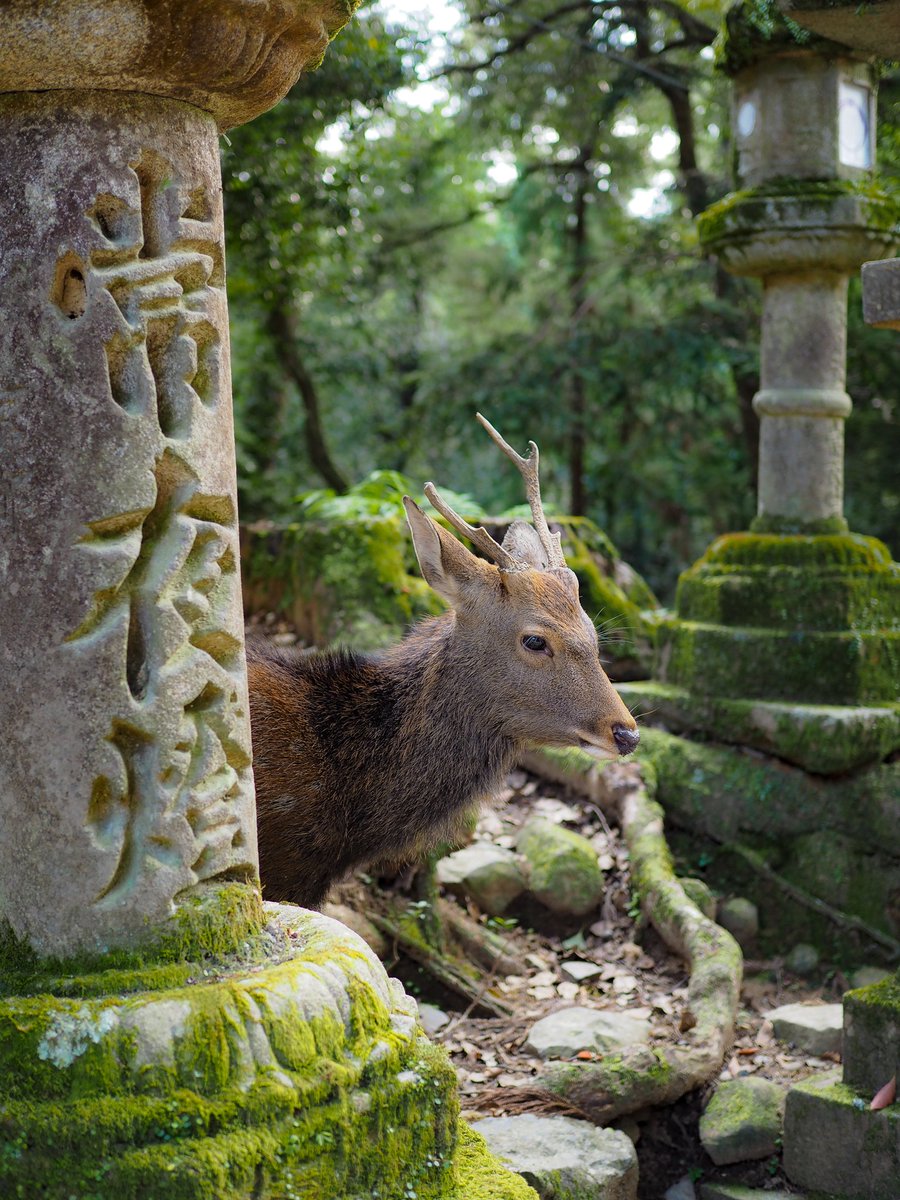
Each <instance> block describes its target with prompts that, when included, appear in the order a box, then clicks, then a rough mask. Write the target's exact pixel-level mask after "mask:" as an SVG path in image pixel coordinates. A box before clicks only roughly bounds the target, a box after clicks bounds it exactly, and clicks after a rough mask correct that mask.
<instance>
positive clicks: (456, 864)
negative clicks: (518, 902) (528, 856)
mask: <svg viewBox="0 0 900 1200" xmlns="http://www.w3.org/2000/svg"><path fill="white" fill-rule="evenodd" d="M437 879H438V883H440V884H442V885H443V886H444V887H445V888H446V889H447V890H448V891H450V892H453V893H454V895H457V896H466V897H468V898H469V899H471V900H474V901H475V903H476V904H477V905H478V907H479V908H480V909H481V910H482V912H486V913H488V914H490V915H491V916H495V917H498V916H500V915H501V914H502V913H505V912H506V910H507V909H508V908H509V906H510V904H512V902H513V901H514V900H515V899H516V898H517V897H518V896H520V895H521V894H522V892H523V891H524V890H525V886H526V884H525V875H524V873H523V871H522V868H521V866H520V865H519V860H518V858H517V857H516V855H515V854H513V852H512V851H511V850H506V849H505V848H504V847H502V846H495V845H494V843H493V842H473V843H472V844H471V846H464V847H463V849H462V850H457V851H455V852H454V853H453V854H448V855H447V857H446V858H442V859H441V860H440V861H439V862H438V864H437Z"/></svg>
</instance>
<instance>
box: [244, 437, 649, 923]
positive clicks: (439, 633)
mask: <svg viewBox="0 0 900 1200" xmlns="http://www.w3.org/2000/svg"><path fill="white" fill-rule="evenodd" d="M476 415H477V419H478V421H479V422H480V423H481V425H482V426H483V428H484V429H485V430H486V431H487V433H488V434H489V436H490V437H491V438H492V439H493V441H494V442H495V443H496V445H497V446H498V447H499V448H500V449H501V450H502V452H503V453H504V454H505V455H506V456H507V457H508V458H509V459H510V460H511V461H512V462H513V463H514V464H515V466H516V467H517V469H518V470H519V472H520V474H521V476H522V479H523V480H524V483H525V492H526V496H527V499H528V503H529V506H530V508H531V514H532V522H533V524H529V523H528V522H527V521H522V520H516V521H513V522H512V524H511V525H510V526H509V528H508V530H507V532H506V534H505V536H504V538H503V541H502V543H498V542H497V541H495V539H494V538H493V537H491V535H490V534H489V533H488V531H487V530H486V529H485V528H484V527H483V526H479V527H477V528H475V527H473V526H472V525H470V524H469V523H468V522H467V521H465V520H464V519H463V518H462V517H461V516H459V515H458V514H457V513H456V512H454V511H453V509H452V508H451V507H450V506H449V505H448V504H447V503H446V502H445V501H444V500H443V498H442V497H441V496H440V494H439V493H438V492H437V490H436V489H435V487H434V484H433V483H426V484H425V488H424V491H425V495H426V496H427V498H428V500H429V501H430V503H431V505H432V506H433V508H434V509H435V510H436V511H437V512H438V513H439V514H440V515H441V516H443V517H444V518H445V519H446V521H447V523H448V525H449V526H450V527H451V529H453V530H455V531H456V532H457V533H459V534H461V535H462V536H463V537H464V538H466V539H467V540H468V542H469V543H470V544H471V545H472V546H473V547H475V548H476V549H477V550H479V551H481V553H482V555H483V556H484V557H479V556H478V555H476V554H474V553H473V552H472V551H471V550H469V549H468V548H467V547H466V546H464V545H463V544H462V542H460V541H459V540H457V538H456V537H454V536H453V534H452V533H451V532H448V530H447V529H445V528H444V527H443V526H442V525H441V524H440V523H439V522H437V521H435V520H434V519H433V518H432V517H430V516H428V514H427V513H425V512H424V511H423V509H421V508H420V507H419V505H418V504H416V503H415V501H414V500H412V499H411V498H410V497H409V496H404V497H403V505H404V508H405V510H406V518H407V522H408V524H409V530H410V534H411V536H412V541H413V547H414V549H415V554H416V558H417V560H418V563H419V568H420V570H421V572H422V575H423V576H424V578H425V580H426V582H427V583H428V584H429V585H430V587H431V588H432V589H433V590H434V591H435V592H436V593H437V594H438V595H439V596H440V597H442V598H443V600H444V601H446V603H447V606H448V607H447V610H446V611H445V612H444V613H443V614H442V615H440V616H437V617H430V618H427V619H425V620H423V621H421V622H419V623H418V624H417V625H414V626H413V627H412V629H411V630H410V631H409V632H408V633H407V634H406V636H405V637H404V638H403V639H402V641H400V642H399V643H397V644H395V645H393V646H390V647H388V648H387V649H386V650H382V651H378V652H375V653H369V654H362V653H356V652H354V651H352V650H349V649H346V648H338V649H332V650H326V651H322V652H317V653H309V652H308V651H303V650H297V649H296V648H293V649H286V648H282V647H276V646H272V645H269V644H263V643H262V642H260V643H257V644H252V643H248V649H247V656H248V675H249V686H250V721H251V733H252V743H253V770H254V776H255V780H256V801H257V827H258V835H259V862H260V877H261V880H262V884H263V889H264V892H263V894H264V896H265V898H266V899H275V900H281V901H290V902H293V903H296V904H300V905H302V906H303V907H306V908H318V907H320V906H321V904H322V902H323V900H324V899H325V896H326V894H327V892H328V890H329V888H330V887H331V885H332V884H334V883H336V882H338V881H339V880H340V879H342V878H343V877H344V876H345V875H346V874H347V873H348V872H349V871H350V870H352V869H353V868H359V867H363V866H366V865H371V864H372V863H376V862H379V861H394V862H409V861H411V860H413V859H414V858H416V857H418V856H421V855H422V854H424V853H425V852H426V851H427V850H428V849H430V848H432V847H434V846H435V845H437V844H439V843H441V842H445V841H448V840H452V839H454V838H455V837H458V834H459V831H460V829H461V828H462V826H463V823H464V822H465V820H466V819H467V818H468V817H469V815H470V814H471V813H472V812H473V810H477V809H478V808H479V806H480V805H481V804H483V803H484V802H485V801H486V800H487V799H489V798H490V796H491V795H492V794H493V793H495V792H496V791H497V790H498V789H499V787H500V785H501V783H502V781H503V779H504V778H505V776H506V775H507V773H508V772H509V771H510V770H511V769H512V767H513V766H514V765H515V764H516V762H517V760H518V759H519V758H520V757H521V755H522V753H523V751H524V750H526V749H527V748H528V747H531V746H536V745H546V746H571V745H576V746H581V747H583V748H587V749H589V750H590V751H591V752H592V753H594V754H597V755H599V756H602V757H607V758H611V757H616V756H617V755H625V754H629V753H631V752H632V751H633V750H634V749H635V747H636V746H637V744H638V739H639V734H638V730H637V726H636V723H635V720H634V718H633V717H632V715H631V713H630V712H629V711H628V709H627V708H626V706H625V704H624V702H623V701H622V699H621V697H620V696H619V694H618V693H617V692H616V690H615V688H614V687H613V686H612V684H611V682H610V680H609V678H608V676H607V675H606V672H605V671H604V670H603V667H602V666H601V663H600V657H599V645H598V635H597V631H596V628H595V626H594V623H593V622H592V621H591V619H590V617H589V616H588V614H587V613H586V612H585V611H584V609H583V608H582V606H581V603H580V599H579V592H578V580H577V578H576V576H575V574H574V572H573V571H571V570H570V569H569V568H568V567H567V566H566V561H565V558H564V557H563V553H562V548H561V543H560V534H559V533H558V532H553V533H551V531H550V528H549V526H548V523H547V519H546V517H545V515H544V510H543V506H542V503H541V493H540V482H539V478H538V465H539V452H538V448H537V446H536V445H535V443H534V442H529V453H528V455H527V457H523V456H521V455H519V454H518V453H517V452H516V451H515V450H514V449H513V448H512V447H511V446H510V445H509V444H508V443H507V442H505V441H504V440H503V438H502V437H501V436H500V434H499V433H498V432H497V430H496V429H495V428H494V427H493V425H491V424H490V422H489V421H487V420H486V419H485V418H484V417H483V416H482V415H481V414H480V413H478V414H476Z"/></svg>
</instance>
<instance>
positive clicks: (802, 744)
mask: <svg viewBox="0 0 900 1200" xmlns="http://www.w3.org/2000/svg"><path fill="white" fill-rule="evenodd" d="M619 692H620V694H621V696H622V699H623V700H624V701H625V703H626V704H627V705H628V707H629V708H630V709H631V711H632V712H633V713H634V715H635V716H636V717H637V718H638V719H639V720H640V718H641V717H642V716H644V715H647V716H650V715H651V714H652V717H653V718H654V719H655V720H658V721H662V722H664V723H665V724H666V725H667V726H669V727H670V728H672V729H675V730H678V731H688V732H694V733H697V734H699V735H701V736H703V737H706V738H714V739H715V740H716V741H719V742H731V743H733V744H736V745H738V746H749V747H753V748H754V749H756V750H763V751H765V753H767V754H772V755H774V756H775V757H776V758H779V759H782V760H784V761H785V762H788V763H792V764H794V765H795V766H799V767H803V769H804V770H806V771H810V772H812V773H813V774H815V775H842V774H845V773H846V772H848V771H854V770H857V769H859V768H861V767H868V766H872V765H874V764H876V763H879V762H882V761H884V759H886V758H887V757H888V756H889V755H890V754H892V753H893V752H894V751H896V750H900V705H883V706H879V707H863V706H860V705H845V706H840V705H833V704H821V705H816V704H805V703H799V702H798V703H788V702H780V701H761V700H741V699H726V698H723V697H720V696H703V695H697V694H695V693H693V694H692V693H691V692H688V691H686V690H685V689H684V688H678V687H674V686H672V685H670V684H664V683H658V682H657V681H656V680H649V681H643V682H639V683H622V684H619Z"/></svg>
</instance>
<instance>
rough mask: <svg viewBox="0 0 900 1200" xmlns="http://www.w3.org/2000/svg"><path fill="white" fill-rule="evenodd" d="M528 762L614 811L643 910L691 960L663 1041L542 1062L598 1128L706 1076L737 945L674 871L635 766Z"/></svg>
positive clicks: (734, 997) (716, 1050)
mask: <svg viewBox="0 0 900 1200" xmlns="http://www.w3.org/2000/svg"><path fill="white" fill-rule="evenodd" d="M529 766H531V767H532V769H534V770H537V771H540V772H541V773H542V774H545V775H549V776H550V777H551V778H553V779H555V780H557V781H565V782H567V783H569V784H571V785H572V786H573V787H574V788H576V789H580V790H585V783H586V784H587V791H588V794H589V795H590V797H591V799H592V800H593V801H594V802H595V803H597V804H599V805H600V806H601V807H602V808H604V809H606V810H607V811H611V812H612V811H616V812H617V813H618V820H619V824H620V827H621V829H622V834H623V837H624V839H625V842H626V844H627V846H628V849H629V853H630V856H631V872H632V881H633V883H634V887H635V889H636V891H637V892H638V894H639V896H640V901H641V908H642V909H643V911H644V914H645V916H646V917H647V918H648V920H649V921H650V922H651V923H652V924H653V926H654V927H655V929H656V930H657V932H658V933H659V934H660V936H661V937H662V938H663V940H664V941H665V942H666V944H667V945H668V946H670V947H671V948H672V949H673V950H674V951H675V952H676V953H678V954H680V955H682V956H683V957H684V958H685V959H686V960H687V962H688V964H689V966H690V981H689V985H688V1009H687V1011H686V1012H685V1013H684V1014H683V1015H682V1021H681V1025H682V1028H683V1029H684V1030H685V1032H684V1033H683V1034H682V1035H681V1038H680V1040H679V1042H677V1043H676V1044H674V1045H671V1046H665V1047H649V1046H633V1047H627V1048H626V1049H625V1050H623V1051H622V1052H621V1053H619V1054H611V1055H607V1056H606V1057H605V1058H604V1059H603V1060H602V1061H601V1062H585V1063H581V1062H574V1063H573V1062H558V1063H547V1064H546V1066H545V1067H544V1068H543V1069H542V1071H541V1074H540V1076H539V1079H540V1082H541V1083H542V1084H543V1085H544V1087H546V1088H547V1090H548V1091H550V1092H552V1093H554V1094H555V1095H556V1096H559V1097H562V1098H563V1099H565V1100H566V1101H568V1102H569V1103H571V1104H572V1105H574V1106H575V1107H576V1108H579V1109H581V1110H582V1111H583V1112H585V1113H587V1114H588V1115H589V1116H590V1117H591V1119H592V1120H593V1121H595V1122H596V1123H597V1124H598V1125H603V1124H606V1123H608V1122H609V1121H612V1120H614V1119H615V1118H616V1117H620V1116H622V1115H624V1114H625V1113H631V1112H636V1111H638V1110H639V1109H642V1108H647V1107H650V1106H654V1105H663V1104H672V1103H674V1102H675V1101H676V1100H678V1099H679V1098H680V1097H681V1096H683V1095H684V1094H685V1092H689V1091H691V1090H692V1089H693V1088H696V1087H699V1086H701V1085H702V1084H704V1083H706V1082H707V1081H708V1080H710V1079H711V1078H713V1076H715V1075H716V1074H717V1073H718V1071H719V1070H720V1068H721V1066H722V1062H723V1061H724V1058H725V1054H726V1052H727V1050H728V1048H729V1046H730V1045H731V1043H732V1041H733V1038H734V1022H735V1016H736V1013H737V1006H738V998H739V995H740V987H741V973H742V958H741V951H740V948H739V947H738V944H737V942H736V941H735V940H734V938H733V937H732V936H731V935H730V934H729V933H727V932H726V931H725V930H724V929H721V928H720V927H719V926H718V925H716V924H715V922H713V921H711V920H710V919H709V918H708V917H705V916H704V915H703V913H701V912H700V910H699V908H697V906H696V905H695V904H694V903H693V902H692V901H691V900H690V899H688V897H687V895H686V894H685V892H684V889H683V888H682V887H681V885H680V883H679V882H678V880H677V879H676V877H675V873H674V870H673V867H672V859H671V855H670V853H669V848H668V846H667V845H666V841H665V838H664V836H663V810H662V808H661V807H660V806H659V805H658V804H657V803H656V802H655V801H654V800H652V799H651V797H650V795H649V794H648V790H647V786H646V785H645V783H644V781H643V780H642V778H641V775H640V770H639V768H638V767H637V765H635V764H631V765H628V766H612V765H611V766H609V767H607V768H606V769H605V770H598V769H597V764H596V761H595V760H594V759H592V758H591V757H590V756H589V755H587V754H583V753H581V752H578V751H568V752H566V754H565V756H558V755H552V756H547V757H545V756H544V755H543V754H540V755H538V754H535V755H533V756H531V758H530V761H529Z"/></svg>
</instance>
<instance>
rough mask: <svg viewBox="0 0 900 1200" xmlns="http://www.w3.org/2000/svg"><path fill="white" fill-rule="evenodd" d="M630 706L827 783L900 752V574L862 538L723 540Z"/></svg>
mask: <svg viewBox="0 0 900 1200" xmlns="http://www.w3.org/2000/svg"><path fill="white" fill-rule="evenodd" d="M676 604H677V615H676V617H674V618H672V619H670V620H668V621H665V622H663V623H662V624H661V626H660V629H659V644H658V652H657V662H656V671H655V675H656V679H657V680H658V681H659V682H654V683H650V684H630V685H626V691H627V699H628V702H629V703H632V704H635V705H636V706H637V708H638V709H639V710H640V709H641V708H645V709H651V708H657V709H660V708H662V710H663V715H664V717H665V719H666V720H668V721H670V722H671V723H673V724H674V725H676V726H677V727H679V728H684V729H695V730H703V731H705V732H707V733H708V734H711V735H713V736H714V737H717V738H719V739H721V740H723V741H730V742H737V743H740V744H743V745H750V746H755V747H757V748H758V749H761V750H765V751H766V752H768V753H771V754H775V755H777V756H778V757H779V758H783V759H785V760H786V761H788V762H793V763H797V764H798V765H800V766H803V767H805V768H806V769H807V770H810V771H814V772H816V773H819V774H833V773H836V772H841V771H846V770H850V769H852V768H854V767H858V766H862V765H864V764H865V763H867V762H873V761H878V760H879V759H882V758H884V757H886V756H887V755H888V754H890V753H891V752H892V751H894V750H896V749H898V748H900V705H898V703H897V697H898V695H900V566H898V565H897V564H896V563H894V562H892V560H891V557H890V555H889V553H888V551H887V548H886V547H885V546H884V545H883V544H882V543H881V542H878V541H877V540H876V539H874V538H868V537H862V536H860V535H857V534H849V533H845V534H818V535H802V534H795V535H780V536H779V535H774V534H757V533H739V534H728V535H726V536H725V537H721V538H719V539H718V540H717V541H716V542H714V543H713V545H712V546H711V547H710V548H709V550H708V551H707V552H706V554H705V555H704V556H703V558H701V559H700V561H699V562H697V563H695V565H694V566H693V567H691V568H690V570H688V571H686V572H685V573H684V575H682V577H681V579H680V581H679V585H678V593H677V601H676Z"/></svg>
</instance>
